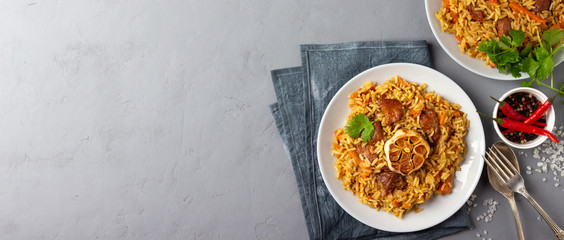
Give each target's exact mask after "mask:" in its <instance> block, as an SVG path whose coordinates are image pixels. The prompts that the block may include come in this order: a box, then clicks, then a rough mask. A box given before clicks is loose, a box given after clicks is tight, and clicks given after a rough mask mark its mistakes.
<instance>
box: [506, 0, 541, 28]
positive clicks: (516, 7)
mask: <svg viewBox="0 0 564 240" xmlns="http://www.w3.org/2000/svg"><path fill="white" fill-rule="evenodd" d="M509 7H510V8H511V10H513V11H514V12H516V13H523V14H526V15H527V16H529V17H530V18H531V19H533V20H535V21H537V22H539V23H540V24H542V25H546V21H545V20H544V19H542V18H541V17H539V16H538V15H536V14H534V13H533V12H531V11H529V10H528V9H526V8H525V7H523V6H521V5H519V4H518V3H516V2H510V3H509Z"/></svg>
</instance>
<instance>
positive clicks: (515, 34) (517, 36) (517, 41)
mask: <svg viewBox="0 0 564 240" xmlns="http://www.w3.org/2000/svg"><path fill="white" fill-rule="evenodd" d="M509 35H510V36H511V38H513V41H512V42H511V45H512V46H514V47H520V46H521V45H523V41H525V32H523V31H520V30H511V31H509ZM502 37H503V36H502Z"/></svg>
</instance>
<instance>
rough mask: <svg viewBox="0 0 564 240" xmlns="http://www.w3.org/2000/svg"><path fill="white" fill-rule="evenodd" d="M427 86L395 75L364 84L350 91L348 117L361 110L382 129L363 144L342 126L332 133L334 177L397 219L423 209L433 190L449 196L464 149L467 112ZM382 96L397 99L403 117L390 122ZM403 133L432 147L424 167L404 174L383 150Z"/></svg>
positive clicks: (360, 198) (365, 202)
mask: <svg viewBox="0 0 564 240" xmlns="http://www.w3.org/2000/svg"><path fill="white" fill-rule="evenodd" d="M426 88H427V85H426V84H421V85H418V84H416V83H412V82H408V81H406V80H403V79H401V78H400V77H399V76H394V77H393V78H391V79H389V80H388V81H386V82H384V83H383V84H382V85H376V84H375V83H373V82H366V83H364V84H363V86H362V87H361V88H360V89H358V90H357V91H355V92H353V93H351V94H350V95H349V99H350V100H349V108H350V110H351V112H350V114H349V115H348V117H347V121H348V120H350V119H351V118H352V116H354V115H356V114H358V113H362V114H364V115H366V116H367V117H368V118H369V119H370V120H371V121H374V124H375V126H376V124H379V125H377V126H376V127H377V128H380V133H379V134H381V136H380V137H378V138H373V139H372V140H370V141H368V142H363V140H362V139H361V138H352V137H350V136H349V135H348V134H347V133H346V132H345V128H341V129H337V130H336V131H335V134H334V139H333V145H332V147H331V148H332V155H333V156H334V157H335V159H336V160H335V168H336V170H337V178H338V179H340V180H341V181H342V184H343V186H344V189H346V190H350V191H351V192H352V193H353V194H355V195H356V196H357V197H358V199H359V201H360V202H361V203H364V204H366V205H368V206H370V207H372V208H375V209H376V210H383V211H386V212H390V213H392V214H393V215H395V216H396V217H399V218H402V216H403V215H404V214H406V213H409V212H411V211H415V212H418V211H420V210H422V208H420V206H419V205H421V204H423V203H425V202H426V201H427V200H429V199H430V198H431V197H432V196H433V195H435V194H438V195H444V194H449V193H450V192H451V188H452V187H453V178H454V175H455V172H456V171H459V170H460V167H459V165H460V163H461V162H462V160H463V156H464V154H465V153H466V145H465V140H464V137H465V136H466V134H467V132H468V127H469V121H468V120H467V118H466V113H464V112H462V111H460V108H461V107H460V106H459V105H458V104H456V103H450V102H449V101H447V100H445V99H444V98H442V97H441V96H440V95H437V94H435V93H434V92H427V91H426ZM384 99H389V100H393V101H398V102H399V103H401V112H402V116H400V118H399V119H396V121H394V122H390V121H389V119H388V118H389V117H390V116H389V115H387V114H386V113H385V111H384V110H385V109H384V108H385V107H386V106H382V104H384V102H383V100H384ZM433 114H435V115H436V121H435V122H432V123H436V124H434V125H431V126H432V127H428V126H427V125H429V124H428V121H427V119H428V117H427V116H432V115H433ZM401 131H406V132H408V131H410V132H416V133H415V134H416V135H417V133H419V134H420V135H421V136H422V137H423V138H424V141H428V142H429V145H430V146H431V152H430V154H429V155H428V157H426V159H425V161H424V163H423V164H422V166H421V167H420V168H419V169H414V170H413V171H412V172H409V173H407V174H405V173H401V174H400V173H395V172H394V171H392V170H391V169H390V167H389V166H390V165H389V162H388V160H387V156H386V153H385V151H384V148H385V144H386V142H389V141H390V139H391V138H392V137H393V136H394V134H396V133H398V132H401ZM377 132H378V131H376V133H375V136H376V134H378V133H377ZM406 150H407V151H409V149H406ZM390 183H392V188H391V189H389V186H390V185H389V184H390ZM394 184H395V185H394Z"/></svg>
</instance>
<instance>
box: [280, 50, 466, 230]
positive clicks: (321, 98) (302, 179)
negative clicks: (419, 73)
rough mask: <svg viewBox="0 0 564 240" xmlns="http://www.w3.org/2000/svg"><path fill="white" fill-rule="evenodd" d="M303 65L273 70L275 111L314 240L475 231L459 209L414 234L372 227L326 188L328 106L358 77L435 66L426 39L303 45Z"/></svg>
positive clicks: (308, 226)
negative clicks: (322, 145) (398, 66)
mask: <svg viewBox="0 0 564 240" xmlns="http://www.w3.org/2000/svg"><path fill="white" fill-rule="evenodd" d="M300 50H301V58H302V66H301V67H292V68H286V69H278V70H273V71H272V82H273V85H274V90H275V92H276V97H277V100H278V102H277V103H274V104H272V105H270V110H271V113H272V116H273V117H274V120H275V122H276V126H277V128H278V131H279V134H280V137H281V139H282V143H283V145H284V149H285V150H286V153H287V154H288V156H289V158H290V161H291V162H292V166H293V169H294V173H295V176H296V181H297V183H298V189H299V192H300V198H301V202H302V208H303V211H304V215H305V220H306V224H307V228H308V232H309V237H310V238H311V239H394V240H398V239H435V238H439V237H442V236H446V235H449V234H453V233H456V232H459V231H462V230H466V229H469V228H471V227H472V225H471V222H470V219H469V216H468V212H467V210H465V209H460V210H459V211H458V212H457V213H456V214H454V215H453V216H452V217H450V218H449V219H447V220H445V221H444V222H442V223H440V224H438V225H436V226H434V227H432V228H429V229H425V230H421V231H418V232H411V233H393V232H385V231H381V230H378V229H374V228H371V227H369V226H367V225H364V224H363V223H361V222H359V221H357V220H356V219H354V218H353V217H351V216H350V215H348V214H347V213H346V212H345V211H344V210H343V209H342V208H341V207H340V206H339V205H338V204H337V202H336V201H335V200H334V199H333V197H332V196H331V195H330V193H329V190H327V187H326V186H325V184H324V182H323V179H322V177H321V173H320V171H319V168H318V164H317V153H316V136H317V131H318V128H319V123H320V121H321V117H322V116H323V112H324V111H325V107H326V106H327V105H328V103H329V101H330V100H331V98H332V97H333V95H335V93H336V92H337V91H338V90H339V89H340V88H341V86H343V85H344V84H345V83H346V82H347V81H349V80H350V79H351V78H352V77H354V76H355V75H357V74H359V73H361V72H362V71H364V70H367V69H369V68H371V67H374V66H377V65H381V64H385V63H395V62H408V63H416V64H421V65H425V66H428V67H431V56H430V52H429V49H428V46H427V44H426V42H425V41H402V42H352V43H341V44H323V45H302V46H301V49H300Z"/></svg>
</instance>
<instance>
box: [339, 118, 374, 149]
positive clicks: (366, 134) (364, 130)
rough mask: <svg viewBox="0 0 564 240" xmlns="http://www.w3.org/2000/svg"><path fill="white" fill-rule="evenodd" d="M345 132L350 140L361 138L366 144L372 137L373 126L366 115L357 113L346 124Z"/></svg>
mask: <svg viewBox="0 0 564 240" xmlns="http://www.w3.org/2000/svg"><path fill="white" fill-rule="evenodd" d="M345 132H346V133H347V134H348V135H349V136H351V137H352V138H357V137H359V136H361V138H362V141H364V142H368V141H370V138H372V136H373V135H374V125H373V122H371V121H370V119H368V117H367V116H366V115H364V114H362V113H357V114H356V115H354V116H353V117H352V118H351V119H350V120H349V121H348V122H347V126H345Z"/></svg>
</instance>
